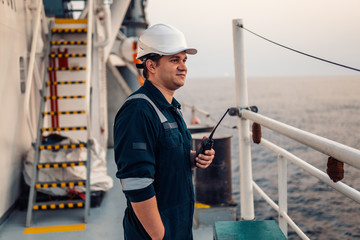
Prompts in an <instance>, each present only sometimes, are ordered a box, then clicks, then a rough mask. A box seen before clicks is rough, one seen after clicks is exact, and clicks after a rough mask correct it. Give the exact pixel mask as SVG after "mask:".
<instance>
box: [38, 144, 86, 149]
mask: <svg viewBox="0 0 360 240" xmlns="http://www.w3.org/2000/svg"><path fill="white" fill-rule="evenodd" d="M85 147H86V144H85V143H79V144H57V145H40V146H39V149H40V150H59V149H68V148H72V149H74V148H85Z"/></svg>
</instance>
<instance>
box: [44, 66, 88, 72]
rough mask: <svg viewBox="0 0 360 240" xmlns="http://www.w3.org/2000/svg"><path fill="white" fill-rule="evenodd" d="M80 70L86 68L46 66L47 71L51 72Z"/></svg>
mask: <svg viewBox="0 0 360 240" xmlns="http://www.w3.org/2000/svg"><path fill="white" fill-rule="evenodd" d="M81 70H86V67H60V68H59V67H55V68H53V67H48V71H49V72H53V71H81Z"/></svg>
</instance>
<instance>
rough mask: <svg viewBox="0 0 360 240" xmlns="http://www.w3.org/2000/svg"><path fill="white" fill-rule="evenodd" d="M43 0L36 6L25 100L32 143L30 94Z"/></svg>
mask: <svg viewBox="0 0 360 240" xmlns="http://www.w3.org/2000/svg"><path fill="white" fill-rule="evenodd" d="M42 4H43V3H42V0H38V2H37V4H36V6H37V8H36V14H35V27H34V31H33V35H32V42H31V50H30V61H29V70H28V74H27V78H26V85H25V86H26V89H25V100H24V112H25V117H26V121H27V124H28V127H29V130H30V136H31V140H32V142H35V138H36V137H35V134H34V128H33V123H32V121H31V118H30V107H29V104H30V94H31V89H32V82H33V75H34V67H35V60H36V59H35V57H36V56H35V54H36V46H37V40H38V37H39V29H40V24H41V21H40V19H41V11H42V9H43V7H42V6H43V5H42Z"/></svg>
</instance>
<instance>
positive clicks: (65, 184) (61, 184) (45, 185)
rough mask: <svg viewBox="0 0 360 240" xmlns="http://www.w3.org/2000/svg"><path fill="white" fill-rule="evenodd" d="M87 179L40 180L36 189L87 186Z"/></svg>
mask: <svg viewBox="0 0 360 240" xmlns="http://www.w3.org/2000/svg"><path fill="white" fill-rule="evenodd" d="M85 184H86V180H74V181H62V182H61V181H58V182H38V183H36V184H35V188H36V189H40V188H53V187H75V186H85Z"/></svg>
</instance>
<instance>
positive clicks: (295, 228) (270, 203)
mask: <svg viewBox="0 0 360 240" xmlns="http://www.w3.org/2000/svg"><path fill="white" fill-rule="evenodd" d="M252 185H253V187H254V190H255V191H257V192H258V193H259V195H260V196H261V197H263V198H264V199H265V201H266V202H267V203H268V204H269V205H270V206H271V207H272V208H273V209H274V210H275V211H277V212H278V213H279V214H280V215H281V216H282V217H283V218H284V219H285V220H286V222H287V223H288V224H289V225H290V226H291V228H292V229H294V231H295V232H296V233H297V234H298V235H299V236H300V237H301V238H302V239H304V240H309V238H308V237H307V236H306V235H305V233H304V232H303V231H301V229H300V228H299V227H298V226H297V225H296V223H295V222H294V221H293V220H292V219H291V218H290V217H289V215H288V214H287V213H286V212H284V211H281V212H280V208H279V206H278V205H277V204H276V203H275V202H274V201H273V200H272V199H271V198H270V197H269V196H268V195H267V194H266V193H265V192H264V191H263V190H262V189H261V188H260V187H259V185H257V184H256V183H255V182H254V181H253V182H252Z"/></svg>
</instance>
